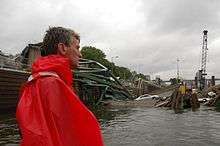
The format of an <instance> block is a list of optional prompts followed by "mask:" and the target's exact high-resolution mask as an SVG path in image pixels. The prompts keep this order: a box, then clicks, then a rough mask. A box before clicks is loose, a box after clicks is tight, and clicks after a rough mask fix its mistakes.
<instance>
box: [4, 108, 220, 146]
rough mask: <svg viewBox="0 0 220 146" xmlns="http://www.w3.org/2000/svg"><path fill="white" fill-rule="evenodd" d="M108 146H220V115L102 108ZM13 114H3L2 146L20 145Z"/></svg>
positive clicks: (203, 111) (205, 110) (204, 110)
mask: <svg viewBox="0 0 220 146" xmlns="http://www.w3.org/2000/svg"><path fill="white" fill-rule="evenodd" d="M95 114H96V116H97V117H98V119H99V122H100V124H101V129H102V134H103V139H104V143H105V145H106V146H220V112H219V111H217V110H215V109H214V108H210V107H203V106H202V107H200V109H198V110H197V111H191V110H190V109H189V110H184V111H183V112H181V113H178V114H176V113H175V112H174V111H173V110H168V109H165V108H149V107H143V106H142V107H120V108H119V107H117V108H101V109H99V110H96V111H95ZM18 141H19V134H18V128H17V125H16V122H15V118H14V116H13V114H1V115H0V145H3V146H17V145H18Z"/></svg>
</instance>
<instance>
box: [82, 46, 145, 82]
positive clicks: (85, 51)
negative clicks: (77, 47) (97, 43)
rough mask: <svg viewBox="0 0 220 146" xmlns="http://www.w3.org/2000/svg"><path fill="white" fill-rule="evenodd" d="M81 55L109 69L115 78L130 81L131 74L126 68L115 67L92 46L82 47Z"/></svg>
mask: <svg viewBox="0 0 220 146" xmlns="http://www.w3.org/2000/svg"><path fill="white" fill-rule="evenodd" d="M81 54H82V57H83V58H85V59H90V60H94V61H97V62H99V63H101V64H102V65H104V66H105V67H107V68H109V69H110V70H111V71H112V73H113V74H114V75H115V76H117V77H120V78H121V79H130V78H131V76H132V73H131V71H130V70H129V69H128V68H126V67H120V66H116V65H115V64H114V63H113V62H110V61H108V60H107V59H106V55H105V53H104V52H102V51H101V50H100V49H97V48H95V47H92V46H84V47H82V50H81ZM138 76H139V77H140V78H143V79H146V77H145V75H143V74H141V73H140V74H138Z"/></svg>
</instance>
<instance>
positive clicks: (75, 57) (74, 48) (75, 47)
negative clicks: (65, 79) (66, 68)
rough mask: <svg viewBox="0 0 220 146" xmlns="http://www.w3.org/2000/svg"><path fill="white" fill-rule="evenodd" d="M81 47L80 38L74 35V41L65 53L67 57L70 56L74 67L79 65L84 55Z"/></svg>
mask: <svg viewBox="0 0 220 146" xmlns="http://www.w3.org/2000/svg"><path fill="white" fill-rule="evenodd" d="M79 48H80V46H79V40H77V39H76V38H75V37H73V40H72V43H71V44H70V46H69V47H67V52H66V55H65V56H66V57H67V58H69V60H70V62H71V67H72V69H74V68H76V67H78V66H79V59H80V58H81V57H82V55H81V53H80V51H79Z"/></svg>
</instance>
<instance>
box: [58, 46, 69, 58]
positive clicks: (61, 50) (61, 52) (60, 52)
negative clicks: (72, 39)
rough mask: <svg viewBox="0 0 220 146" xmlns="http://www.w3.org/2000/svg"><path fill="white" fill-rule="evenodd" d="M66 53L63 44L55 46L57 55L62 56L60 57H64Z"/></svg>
mask: <svg viewBox="0 0 220 146" xmlns="http://www.w3.org/2000/svg"><path fill="white" fill-rule="evenodd" d="M66 53H67V47H66V45H65V44H63V43H59V44H58V45H57V54H59V55H62V56H65V55H66Z"/></svg>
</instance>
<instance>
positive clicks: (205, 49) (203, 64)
mask: <svg viewBox="0 0 220 146" xmlns="http://www.w3.org/2000/svg"><path fill="white" fill-rule="evenodd" d="M207 34H208V31H207V30H204V31H203V43H202V60H201V69H200V70H199V71H198V72H197V73H196V77H195V81H196V82H198V84H199V85H198V86H197V87H199V88H200V90H202V89H204V88H205V86H206V79H205V76H206V75H207V73H206V61H207V53H208V47H207V42H208V36H207Z"/></svg>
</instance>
